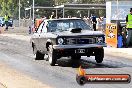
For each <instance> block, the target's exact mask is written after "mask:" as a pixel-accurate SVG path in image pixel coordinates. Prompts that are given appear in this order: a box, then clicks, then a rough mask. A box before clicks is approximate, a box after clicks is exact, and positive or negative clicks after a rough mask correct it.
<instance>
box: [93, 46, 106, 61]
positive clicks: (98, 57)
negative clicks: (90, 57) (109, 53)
mask: <svg viewBox="0 0 132 88" xmlns="http://www.w3.org/2000/svg"><path fill="white" fill-rule="evenodd" d="M103 58H104V49H103V48H100V49H97V50H96V51H95V60H96V62H97V63H102V61H103Z"/></svg>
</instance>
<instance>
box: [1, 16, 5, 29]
mask: <svg viewBox="0 0 132 88" xmlns="http://www.w3.org/2000/svg"><path fill="white" fill-rule="evenodd" d="M4 25H5V21H4V17H0V26H1V27H3V26H4Z"/></svg>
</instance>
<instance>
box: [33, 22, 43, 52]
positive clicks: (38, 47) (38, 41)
mask: <svg viewBox="0 0 132 88" xmlns="http://www.w3.org/2000/svg"><path fill="white" fill-rule="evenodd" d="M43 23H44V22H42V23H41V24H40V25H39V27H38V29H37V32H35V33H34V36H33V37H34V42H35V46H36V48H37V50H39V51H41V46H40V34H41V32H42V28H43Z"/></svg>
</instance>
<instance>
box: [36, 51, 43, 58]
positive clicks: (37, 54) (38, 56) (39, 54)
mask: <svg viewBox="0 0 132 88" xmlns="http://www.w3.org/2000/svg"><path fill="white" fill-rule="evenodd" d="M35 60H44V54H42V53H40V52H39V51H37V53H36V58H35Z"/></svg>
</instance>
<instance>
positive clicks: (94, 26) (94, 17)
mask: <svg viewBox="0 0 132 88" xmlns="http://www.w3.org/2000/svg"><path fill="white" fill-rule="evenodd" d="M92 23H93V29H94V31H96V24H97V21H96V16H95V15H94V14H93V16H92Z"/></svg>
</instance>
